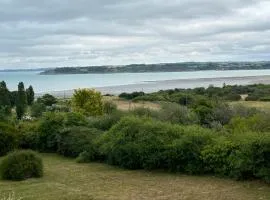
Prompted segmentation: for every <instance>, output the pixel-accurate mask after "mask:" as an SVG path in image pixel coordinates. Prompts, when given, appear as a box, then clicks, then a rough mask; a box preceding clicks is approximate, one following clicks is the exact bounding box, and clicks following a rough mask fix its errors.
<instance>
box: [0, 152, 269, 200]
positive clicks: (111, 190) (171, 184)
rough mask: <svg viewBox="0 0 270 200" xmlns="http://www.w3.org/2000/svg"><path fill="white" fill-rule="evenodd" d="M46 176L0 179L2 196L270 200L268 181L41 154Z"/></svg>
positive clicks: (25, 198)
mask: <svg viewBox="0 0 270 200" xmlns="http://www.w3.org/2000/svg"><path fill="white" fill-rule="evenodd" d="M43 159H44V164H45V176H44V177H43V178H41V179H31V180H27V181H23V182H8V181H0V199H1V195H3V194H7V193H9V192H12V191H13V192H15V194H16V196H17V197H22V198H23V200H36V199H39V200H55V199H57V200H64V199H68V200H75V199H76V200H89V199H95V200H130V199H138V200H143V199H147V200H149V199H153V200H165V199H168V200H169V199H175V200H177V199H181V200H217V199H218V200H253V199H254V200H257V199H262V200H263V199H270V190H269V186H267V185H265V184H262V183H258V182H245V183H244V182H235V181H232V180H223V179H218V178H212V177H196V176H182V175H175V174H169V173H158V172H152V173H150V172H145V171H127V170H122V169H118V168H114V167H111V166H108V165H104V164H97V163H93V164H77V163H75V162H74V160H70V159H66V158H62V157H59V156H57V155H43Z"/></svg>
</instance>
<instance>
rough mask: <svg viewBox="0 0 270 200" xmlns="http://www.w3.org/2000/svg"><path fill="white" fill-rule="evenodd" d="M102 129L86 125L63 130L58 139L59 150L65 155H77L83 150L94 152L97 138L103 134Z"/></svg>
mask: <svg viewBox="0 0 270 200" xmlns="http://www.w3.org/2000/svg"><path fill="white" fill-rule="evenodd" d="M101 133H102V132H101V131H98V130H97V129H93V128H92V129H90V128H86V127H71V128H65V129H64V130H62V131H61V132H60V133H59V135H58V139H57V143H58V148H57V152H58V153H59V154H61V155H63V156H68V157H77V156H79V154H80V153H82V152H85V151H87V152H94V151H96V146H95V144H94V141H95V139H96V138H97V137H98V136H100V135H101Z"/></svg>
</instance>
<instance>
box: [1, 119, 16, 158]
mask: <svg viewBox="0 0 270 200" xmlns="http://www.w3.org/2000/svg"><path fill="white" fill-rule="evenodd" d="M16 132H17V131H16V130H15V129H14V128H13V127H12V126H10V125H7V124H6V123H2V122H1V123H0V156H3V155H5V154H6V153H8V152H9V151H12V150H14V149H15V148H16V147H17V139H18V138H17V137H16Z"/></svg>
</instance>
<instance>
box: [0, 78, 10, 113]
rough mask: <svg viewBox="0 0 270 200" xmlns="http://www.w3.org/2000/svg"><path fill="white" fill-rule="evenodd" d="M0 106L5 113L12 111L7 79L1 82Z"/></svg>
mask: <svg viewBox="0 0 270 200" xmlns="http://www.w3.org/2000/svg"><path fill="white" fill-rule="evenodd" d="M0 108H1V110H3V111H4V113H5V114H9V113H10V112H11V104H10V99H9V90H8V89H7V86H6V83H5V81H2V82H0Z"/></svg>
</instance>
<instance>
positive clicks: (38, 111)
mask: <svg viewBox="0 0 270 200" xmlns="http://www.w3.org/2000/svg"><path fill="white" fill-rule="evenodd" d="M45 111H46V106H45V105H44V104H43V103H38V102H35V103H34V104H33V105H32V106H31V116H32V117H40V116H41V115H42V113H43V112H45Z"/></svg>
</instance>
